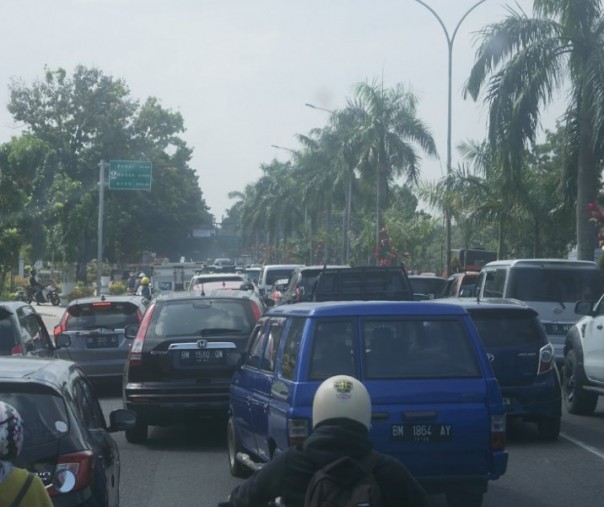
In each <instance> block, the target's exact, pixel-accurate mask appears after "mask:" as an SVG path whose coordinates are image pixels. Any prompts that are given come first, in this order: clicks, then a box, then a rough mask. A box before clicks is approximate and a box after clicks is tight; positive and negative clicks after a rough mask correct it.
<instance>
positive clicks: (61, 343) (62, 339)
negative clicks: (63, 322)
mask: <svg viewBox="0 0 604 507" xmlns="http://www.w3.org/2000/svg"><path fill="white" fill-rule="evenodd" d="M70 346H71V336H69V335H68V334H66V333H59V334H58V335H56V336H55V349H66V348H67V347H70Z"/></svg>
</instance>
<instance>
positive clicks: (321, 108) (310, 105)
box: [304, 102, 334, 114]
mask: <svg viewBox="0 0 604 507" xmlns="http://www.w3.org/2000/svg"><path fill="white" fill-rule="evenodd" d="M304 105H305V106H306V107H310V108H311V109H318V110H319V111H325V112H326V113H329V114H333V113H334V111H333V110H332V109H327V108H325V107H320V106H315V105H314V104H309V103H308V102H306V103H305V104H304Z"/></svg>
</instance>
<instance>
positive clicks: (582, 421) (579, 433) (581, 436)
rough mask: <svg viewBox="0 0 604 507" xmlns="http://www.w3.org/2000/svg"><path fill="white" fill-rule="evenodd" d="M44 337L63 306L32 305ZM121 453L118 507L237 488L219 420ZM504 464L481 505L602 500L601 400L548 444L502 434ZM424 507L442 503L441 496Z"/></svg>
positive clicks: (123, 447)
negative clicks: (506, 456)
mask: <svg viewBox="0 0 604 507" xmlns="http://www.w3.org/2000/svg"><path fill="white" fill-rule="evenodd" d="M36 309H37V310H38V311H39V313H40V314H41V315H42V317H43V319H44V321H45V323H46V325H47V327H48V329H49V331H50V332H52V329H53V327H54V325H55V324H56V323H57V322H58V321H59V318H60V316H61V315H62V313H63V310H64V309H63V308H59V307H50V306H49V305H42V306H39V307H36ZM99 394H100V396H101V405H102V407H103V410H104V412H105V414H106V416H108V414H109V412H110V411H111V410H113V409H115V408H121V406H122V403H121V396H120V386H114V387H113V388H109V389H103V390H100V391H99ZM114 438H115V439H116V441H117V442H118V445H119V447H120V452H121V461H122V477H121V483H120V494H121V505H122V507H139V506H146V507H160V506H161V507H164V506H166V505H179V506H182V507H187V506H213V505H216V504H217V503H218V502H219V501H221V500H222V499H224V498H225V497H226V495H227V494H228V492H229V491H230V490H231V489H232V488H233V487H234V486H235V485H236V484H238V483H239V482H240V479H235V478H233V477H231V475H230V474H229V470H228V463H227V454H226V438H225V425H224V421H206V422H202V423H200V424H198V425H196V426H189V427H186V426H174V427H167V428H159V427H155V428H152V429H151V432H150V439H149V441H148V442H147V443H146V444H145V445H132V444H129V443H128V442H126V439H125V437H124V435H123V434H122V433H118V434H115V435H114ZM507 449H508V452H509V464H508V469H507V472H506V474H505V475H504V476H503V477H501V478H500V479H498V480H497V481H493V482H492V483H491V484H490V486H489V490H488V492H487V494H486V495H485V499H484V502H483V506H484V507H510V506H514V507H568V506H569V505H572V506H574V507H583V506H585V507H587V506H589V507H591V506H596V505H601V502H602V499H603V498H604V480H603V479H602V477H603V476H604V475H603V474H604V399H601V400H600V403H599V404H598V407H597V409H596V413H595V414H594V415H593V416H589V417H581V416H573V415H569V414H567V413H564V415H563V418H562V434H561V436H560V438H559V439H558V441H556V442H542V441H540V440H539V438H538V436H537V431H536V428H535V427H534V426H533V425H532V424H524V423H518V424H511V425H510V426H509V428H508V445H507ZM431 505H432V507H443V506H445V505H446V503H445V501H444V497H443V496H442V495H434V496H432V497H431Z"/></svg>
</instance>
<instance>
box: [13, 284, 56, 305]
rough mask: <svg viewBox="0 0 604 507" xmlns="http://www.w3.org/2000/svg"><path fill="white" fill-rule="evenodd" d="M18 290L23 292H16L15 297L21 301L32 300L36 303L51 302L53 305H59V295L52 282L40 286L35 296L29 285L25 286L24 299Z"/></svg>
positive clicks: (30, 301)
mask: <svg viewBox="0 0 604 507" xmlns="http://www.w3.org/2000/svg"><path fill="white" fill-rule="evenodd" d="M19 292H23V291H18V292H17V299H20V300H21V301H27V302H28V303H30V304H31V303H32V301H34V300H35V301H36V303H38V304H42V303H51V304H52V305H53V306H59V305H60V304H61V297H60V296H59V291H58V290H57V288H56V287H55V286H54V285H53V284H52V283H49V284H48V285H45V286H44V287H42V288H41V289H40V290H39V291H38V294H37V297H36V294H35V293H34V290H33V289H32V288H31V287H28V288H27V293H26V295H25V298H26V299H22V297H21V295H20V294H19Z"/></svg>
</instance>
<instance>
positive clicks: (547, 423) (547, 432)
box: [537, 417, 560, 440]
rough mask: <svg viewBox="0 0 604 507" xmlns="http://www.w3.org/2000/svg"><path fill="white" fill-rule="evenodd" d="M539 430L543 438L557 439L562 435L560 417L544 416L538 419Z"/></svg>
mask: <svg viewBox="0 0 604 507" xmlns="http://www.w3.org/2000/svg"><path fill="white" fill-rule="evenodd" d="M537 430H538V431H539V436H540V437H541V438H542V439H543V440H556V439H557V438H558V436H559V435H560V417H543V418H541V419H539V420H538V421H537Z"/></svg>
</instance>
